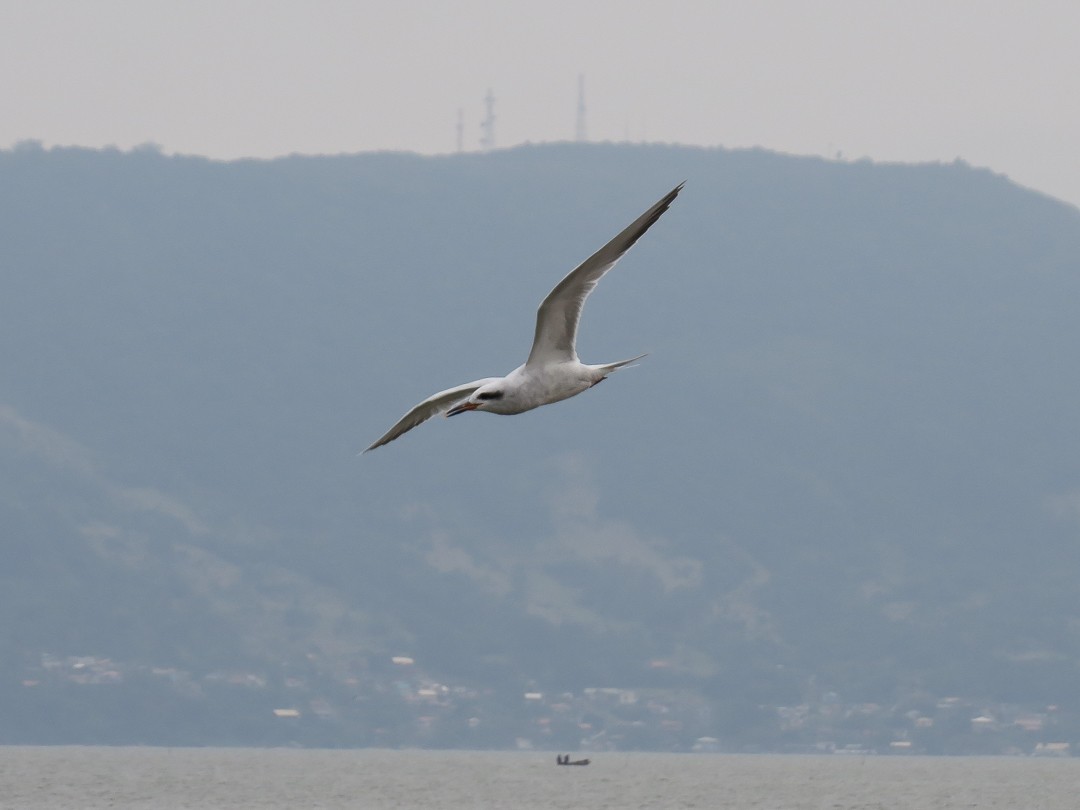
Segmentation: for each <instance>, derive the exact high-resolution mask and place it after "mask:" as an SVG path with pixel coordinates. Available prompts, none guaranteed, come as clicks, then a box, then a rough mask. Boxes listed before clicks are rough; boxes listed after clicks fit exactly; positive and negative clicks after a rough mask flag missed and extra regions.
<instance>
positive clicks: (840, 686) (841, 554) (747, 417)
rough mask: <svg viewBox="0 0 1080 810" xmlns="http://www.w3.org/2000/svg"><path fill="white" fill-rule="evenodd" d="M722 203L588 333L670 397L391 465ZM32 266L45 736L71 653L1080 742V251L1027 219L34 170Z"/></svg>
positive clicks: (19, 599) (465, 164) (603, 407)
mask: <svg viewBox="0 0 1080 810" xmlns="http://www.w3.org/2000/svg"><path fill="white" fill-rule="evenodd" d="M684 179H685V180H686V181H687V184H686V188H685V190H684V192H683V194H682V195H680V197H679V199H678V200H677V202H676V203H675V204H674V205H673V206H672V209H671V210H670V211H669V212H668V213H667V214H666V215H665V217H664V218H663V219H662V220H661V221H660V222H659V223H657V225H656V226H655V227H654V228H653V229H652V230H651V231H650V232H649V234H648V235H647V237H646V238H644V239H643V240H641V241H640V242H639V243H638V244H637V245H636V246H635V247H634V249H633V250H632V251H631V253H630V254H628V255H627V257H626V258H625V259H624V260H623V262H622V263H620V265H619V266H618V267H617V268H616V270H615V271H613V272H612V273H611V274H610V275H609V276H607V277H606V278H605V279H604V280H603V282H602V283H601V285H600V286H599V288H598V289H597V291H596V293H595V294H594V295H593V296H592V297H591V298H590V299H589V302H588V305H587V307H586V311H585V315H584V319H583V324H582V333H581V336H580V339H579V347H578V348H579V352H580V354H581V355H582V359H583V360H585V361H586V362H591V361H600V360H603V359H605V358H610V357H623V356H631V355H632V354H634V353H641V352H649V353H650V354H649V357H648V358H647V359H646V360H645V361H644V362H643V364H642V366H641V368H639V369H635V370H634V371H632V372H628V373H626V374H621V375H619V377H618V378H617V379H615V380H612V381H611V382H609V383H608V385H605V386H601V387H599V388H597V389H595V390H594V391H590V392H588V395H587V396H582V397H578V398H576V399H574V400H571V401H568V402H566V403H561V404H558V405H556V406H553V407H551V408H545V409H541V410H539V411H536V412H532V413H529V414H526V415H522V416H520V417H514V418H512V419H503V418H497V417H493V416H483V415H479V416H477V415H466V416H464V417H462V418H461V419H454V420H452V421H449V422H447V421H444V420H434V421H433V422H432V423H430V424H425V425H424V426H422V427H420V428H418V429H417V430H415V431H413V432H411V433H410V434H408V435H407V436H405V437H403V438H402V439H401V440H400V441H397V442H395V443H394V444H393V445H390V446H388V447H385V448H381V449H379V450H378V451H375V452H373V453H369V454H367V455H365V456H364V457H363V458H358V457H357V455H356V454H357V451H359V450H360V449H361V448H363V447H365V446H367V444H369V443H370V442H371V441H372V440H373V439H374V438H376V437H377V436H378V435H379V434H380V433H381V432H382V431H383V430H385V429H386V428H387V427H388V426H389V425H390V424H392V423H393V421H394V420H395V419H396V418H397V417H398V416H400V414H401V413H402V412H404V411H405V410H406V409H407V408H408V407H409V406H411V405H412V404H413V403H415V402H416V401H418V400H419V399H421V398H423V397H424V396H427V395H428V394H430V393H432V392H434V391H436V390H439V389H441V388H444V387H447V386H449V385H452V384H454V383H456V382H460V381H462V380H467V379H473V378H477V377H480V376H484V375H488V374H503V373H505V372H507V371H509V370H510V369H511V368H513V367H514V366H515V365H517V364H518V363H520V362H521V360H522V359H523V357H524V355H525V353H526V352H527V349H528V344H529V341H530V340H531V335H532V319H533V316H534V313H535V309H536V306H537V304H538V303H539V301H540V300H541V298H542V297H543V296H544V295H545V294H546V292H547V291H548V290H549V289H550V288H551V286H552V285H553V284H554V283H555V282H556V281H557V280H558V279H559V278H561V277H562V275H564V274H565V273H566V272H567V271H568V270H569V269H570V268H572V267H573V266H575V265H576V264H577V262H579V261H580V260H581V259H583V258H584V257H585V256H587V255H589V254H590V253H591V252H592V251H593V250H595V249H596V248H597V247H599V246H600V245H601V244H603V243H604V242H605V241H606V240H607V239H609V238H610V237H611V236H612V235H614V234H615V233H616V232H617V231H618V230H619V229H620V228H621V227H623V226H624V225H625V224H626V222H628V221H629V220H630V219H631V218H632V217H633V216H635V215H636V214H637V213H640V210H643V209H644V207H645V206H647V205H648V204H649V203H650V202H652V201H653V200H655V198H656V197H657V196H658V195H659V194H661V193H663V192H664V191H666V190H667V189H669V188H671V187H672V186H673V185H674V184H675V183H677V182H680V181H682V180H684ZM0 253H2V256H0V278H2V283H3V290H4V294H3V295H2V296H0V341H2V343H3V345H4V346H5V347H6V351H5V352H4V354H3V357H2V360H0V475H2V476H3V482H4V485H3V488H2V490H0V492H2V494H0V525H3V526H4V527H5V535H6V537H5V542H4V548H5V551H4V565H3V566H0V568H2V571H3V572H2V573H0V576H2V577H3V578H4V583H3V588H0V609H2V613H3V615H5V616H8V617H11V618H10V620H9V621H7V622H5V623H4V624H3V632H2V633H0V652H2V656H0V658H2V659H3V660H4V661H5V662H7V663H5V664H4V668H5V670H6V672H7V677H8V683H9V687H8V693H9V697H8V699H9V700H10V701H14V702H12V703H11V705H16V703H17V701H18V700H20V699H21V698H19V695H22V694H24V693H22V692H19V690H18V689H16V688H15V687H12V686H10V684H17V683H21V682H23V681H26V680H31V681H33V680H35V679H36V678H37V676H34V675H32V674H31V675H28V674H27V673H28V672H30V671H31V670H33V668H34V667H39V666H40V661H41V660H43V659H42V656H43V655H49V656H108V657H111V658H114V659H116V660H124V661H136V662H142V663H143V664H146V665H147V666H151V665H152V666H154V667H157V668H159V669H161V670H162V671H164V670H167V669H169V668H179V669H183V670H184V671H185V672H191V673H195V674H197V675H200V676H201V675H207V674H210V673H215V672H233V671H244V672H247V671H258V672H260V673H268V672H275V673H281V672H284V671H286V670H290V668H297V669H298V670H299V669H303V671H304V672H305V673H306V675H305V677H306V678H307V679H308V681H310V680H311V679H312V678H314V677H315V675H314V674H312V673H319V674H320V675H319V677H323V676H325V677H326V678H338V679H341V681H342V682H344V681H347V680H349V679H352V680H356V679H357V678H360V682H365V681H364V678H366V677H369V676H370V677H375V675H377V674H378V672H379V671H381V670H380V669H379V668H380V667H382V666H389V665H387V664H385V662H386V661H389V660H390V658H391V657H392V656H395V655H397V656H410V657H413V658H415V659H416V660H417V661H420V662H422V663H423V665H424V667H425V669H426V671H428V672H429V673H431V674H432V675H433V676H435V677H438V678H441V679H443V680H444V681H446V682H462V683H468V684H470V685H472V686H474V687H477V688H483V687H488V688H491V689H495V690H496V691H503V690H508V691H510V692H514V693H515V694H516V693H517V692H520V691H524V690H527V689H536V690H538V691H543V692H551V691H554V690H566V691H568V692H572V693H575V694H576V693H579V692H580V691H581V690H583V689H584V688H586V687H607V686H620V687H624V686H625V687H642V688H647V687H661V686H662V687H664V688H678V689H682V690H688V691H689V692H692V693H693V694H695V695H698V696H700V698H701V699H702V700H704V701H711V702H712V703H711V705H712V706H713V707H714V709H713V710H714V713H715V716H716V717H718V718H720V717H729V716H733V715H731V712H735V710H736V708H737V707H740V706H747V705H782V704H797V703H800V702H803V701H811V702H812V700H814V699H817V698H815V697H814V696H818V697H820V695H822V694H825V693H829V694H836V695H840V696H842V698H843V699H850V700H859V701H875V702H881V703H884V702H888V701H895V700H899V699H900V698H901V697H910V696H911V695H915V694H920V695H929V696H931V697H934V698H936V697H943V696H947V695H965V696H979V697H984V698H988V699H994V700H1002V701H1013V702H1017V703H1023V702H1044V703H1053V704H1056V705H1061V706H1066V707H1067V706H1069V705H1070V704H1069V701H1074V700H1075V699H1074V698H1073V692H1074V690H1073V687H1072V684H1073V683H1074V681H1075V676H1076V672H1077V667H1078V665H1080V637H1078V631H1077V628H1078V627H1080V621H1078V620H1080V607H1078V605H1077V602H1076V598H1075V583H1076V582H1077V581H1078V579H1080V544H1078V543H1077V540H1078V530H1080V465H1078V463H1077V459H1080V431H1077V430H1076V429H1075V421H1076V414H1077V413H1080V375H1077V374H1076V362H1077V361H1076V346H1077V345H1080V318H1078V317H1077V316H1078V314H1080V212H1078V211H1077V210H1076V209H1075V208H1072V207H1070V206H1067V205H1065V204H1062V203H1060V202H1057V201H1055V200H1053V199H1051V198H1049V197H1046V196H1044V195H1040V194H1038V193H1035V192H1032V191H1030V190H1026V189H1023V188H1019V187H1017V186H1016V185H1014V184H1012V183H1011V182H1010V181H1009V180H1008V179H1007V178H1005V177H1002V176H1000V175H996V174H993V173H992V172H990V171H987V170H981V169H973V168H972V167H970V166H967V165H966V164H963V163H960V162H957V163H954V164H947V165H946V164H933V165H914V166H907V165H893V164H884V165H883V164H874V163H871V162H868V161H862V162H856V163H846V162H831V161H825V160H821V159H817V158H799V157H792V156H784V155H777V154H772V153H768V152H765V151H762V150H741V151H740V150H735V151H732V150H725V149H700V148H687V147H675V146H639V145H619V144H563V145H549V146H527V147H519V148H515V149H510V150H503V151H497V152H492V153H487V154H465V155H455V156H447V157H434V158H430V157H421V156H416V155H410V154H395V153H378V154H362V155H352V156H340V157H292V158H286V159H281V160H274V161H237V162H228V163H222V162H215V161H209V160H204V159H198V158H185V157H167V156H164V155H161V154H159V153H157V152H154V151H152V150H136V151H133V152H119V151H115V150H104V151H93V150H81V149H50V150H44V149H40V148H36V147H34V146H32V145H30V146H22V147H20V148H17V149H14V150H10V151H5V152H0ZM470 375H471V376H470ZM49 660H52V659H49ZM379 662H382V663H379ZM290 671H291V670H290ZM357 672H363V673H367V675H364V676H358V675H357ZM282 677H283V678H284V676H282ZM379 677H381V676H379ZM388 677H389V676H388ZM285 680H287V678H285V679H284V680H282V683H285ZM380 683H381V681H380ZM282 688H283V689H284V688H285V687H284V686H283V687H282ZM357 688H360V687H357ZM12 690H14V691H12ZM0 691H3V690H2V689H0ZM3 705H6V704H4V703H3V699H2V698H0V707H2V706H3ZM1076 709H1077V710H1080V706H1077V707H1076ZM744 720H745V718H744ZM20 722H21V721H20ZM26 722H27V723H31V722H32V721H31V720H30V719H28V720H26ZM33 722H37V721H33ZM462 722H464V721H462ZM724 722H728V721H724ZM738 722H743V721H742V720H740V721H738ZM738 722H736V720H730V723H729V725H731V728H732V729H734V730H732V731H731V733H732V734H736V733H737V730H738V728H741V726H739V725H738ZM745 722H747V723H749V722H751V721H750V720H746V721H745ZM753 722H754V723H756V722H757V720H756V719H754V720H753ZM716 723H717V724H719V725H724V723H723V722H721V721H720V720H717V721H716ZM732 724H733V725H732ZM90 727H92V724H91V726H88V728H90ZM258 728H259V729H261V728H262V727H261V726H259V727H258ZM721 731H723V730H722V729H721ZM125 733H126V732H125ZM262 733H263V732H262V731H259V730H253V731H252V732H251V734H250V735H249V736H248V737H245V736H244V735H243V734H240V733H239V732H238V733H237V737H236V739H237V740H246V741H249V742H250V741H253V740H254V741H257V740H258V739H260V737H259V735H260V734H262ZM747 733H749V732H747ZM117 734H118V735H119V737H118V738H123V737H124V734H123V733H121V732H117ZM721 736H722V734H721ZM19 739H21V738H20V737H19V736H18V735H17V734H16V735H14V736H13V737H11V738H10V740H9V741H19ZM191 739H193V740H196V739H201V738H200V737H199V730H198V727H197V726H193V729H192V731H191ZM220 739H221V734H220V733H218V732H213V733H210V732H207V736H206V737H205V741H207V742H213V741H215V740H218V741H220ZM350 739H351V738H350ZM364 739H367V738H364ZM453 739H455V740H456V739H458V738H456V737H455V738H453ZM454 744H457V743H454Z"/></svg>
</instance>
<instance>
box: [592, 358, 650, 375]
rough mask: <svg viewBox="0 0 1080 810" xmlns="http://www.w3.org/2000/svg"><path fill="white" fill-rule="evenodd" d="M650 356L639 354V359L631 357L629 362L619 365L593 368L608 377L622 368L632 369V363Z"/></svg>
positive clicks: (613, 364)
mask: <svg viewBox="0 0 1080 810" xmlns="http://www.w3.org/2000/svg"><path fill="white" fill-rule="evenodd" d="M648 355H649V353H648V352H646V353H645V354H639V355H638V356H637V357H631V358H630V359H629V360H620V361H618V362H617V363H604V365H602V366H593V368H595V369H596V370H597V371H599V372H602V373H603V375H604V376H605V377H606V376H607V375H608V374H610V373H611V372H613V371H618V370H619V369H620V368H627V367H631V366H630V364H631V363H636V362H637V361H638V360H640V359H641V358H642V357H648Z"/></svg>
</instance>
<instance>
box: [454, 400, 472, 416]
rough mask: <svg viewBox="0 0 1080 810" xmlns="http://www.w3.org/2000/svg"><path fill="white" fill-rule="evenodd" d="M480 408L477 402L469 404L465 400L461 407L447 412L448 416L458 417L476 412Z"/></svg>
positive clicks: (458, 406)
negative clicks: (467, 412) (461, 414)
mask: <svg viewBox="0 0 1080 810" xmlns="http://www.w3.org/2000/svg"><path fill="white" fill-rule="evenodd" d="M479 407H480V406H479V405H477V404H476V403H475V402H469V400H465V401H464V402H462V403H461V404H460V405H455V406H454V407H453V408H451V409H450V410H448V411H447V412H446V415H447V416H457V415H458V414H459V413H465V411H475V410H476V409H477V408H479Z"/></svg>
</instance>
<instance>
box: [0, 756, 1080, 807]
mask: <svg viewBox="0 0 1080 810" xmlns="http://www.w3.org/2000/svg"><path fill="white" fill-rule="evenodd" d="M592 760H593V764H592V765H590V766H589V767H587V768H559V767H556V765H555V756H554V754H552V755H547V754H534V753H527V754H526V753H474V752H427V751H370V750H364V751H300V750H286V749H269V750H265V749H222V748H198V749H165V748H17V747H9V748H3V747H0V807H2V808H4V810H8V808H11V810H46V809H47V810H61V809H62V810H75V809H79V810H82V809H83V808H86V810H92V809H94V808H112V810H127V809H128V808H146V809H147V810H173V809H174V808H177V809H178V808H193V809H194V808H199V810H213V808H222V810H225V809H227V810H234V809H235V808H260V809H261V810H267V809H268V808H282V809H284V808H290V810H291V808H327V809H332V810H337V808H418V810H421V809H422V810H456V808H470V809H471V808H484V810H487V809H488V808H492V809H494V808H499V810H503V808H513V809H514V810H529V809H530V808H574V810H577V809H578V808H620V810H634V808H668V807H672V808H760V809H761V810H780V809H781V808H783V810H793V809H795V808H815V810H817V809H818V808H822V809H825V810H864V809H865V810H871V809H872V810H884V809H885V808H904V810H940V809H941V808H1008V810H1036V808H1053V809H1054V810H1075V808H1078V807H1080V759H1064V760H1034V759H1004V758H1002V759H997V758H985V759H983V758H978V759H976V758H971V759H969V758H940V759H929V758H903V757H887V758H886V757H881V758H875V757H866V758H860V757H795V756H722V755H690V754H611V753H608V754H597V755H594V756H593V757H592Z"/></svg>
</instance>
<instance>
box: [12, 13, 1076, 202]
mask: <svg viewBox="0 0 1080 810" xmlns="http://www.w3.org/2000/svg"><path fill="white" fill-rule="evenodd" d="M1078 32H1080V3H1078V2H1076V0H1057V1H1055V0H1016V1H1015V2H1012V1H1011V0H1010V1H1006V0H997V1H996V2H995V1H994V0H982V1H981V2H977V1H976V0H931V1H930V2H924V0H903V2H892V1H891V0H881V1H879V2H875V0H807V1H806V2H795V1H794V0H792V1H791V2H780V1H779V0H752V1H751V0H745V1H744V0H738V1H737V2H736V1H732V2H723V1H722V0H715V1H714V2H705V1H704V0H702V1H701V2H680V0H666V2H664V3H633V2H628V1H627V0H575V1H574V2H562V0H542V1H541V0H533V1H532V2H528V3H525V2H513V1H512V0H502V2H495V1H494V0H492V1H488V0H461V1H460V2H443V3H437V2H407V1H406V0H397V2H373V1H367V0H355V1H354V2H332V1H331V0H325V1H322V2H320V1H319V0H306V2H299V0H297V1H296V2H271V1H270V0H172V1H171V2H155V0H96V1H95V2H82V0H71V1H69V2H63V1H62V0H34V2H30V1H29V0H26V1H25V2H24V1H23V0H0V147H4V148H6V147H9V146H11V145H12V144H14V143H16V142H17V141H20V140H24V139H34V140H40V141H43V142H44V143H45V144H46V145H53V144H80V145H86V146H105V145H115V146H119V147H121V148H129V147H131V146H134V145H138V144H141V143H146V142H154V143H157V144H159V145H161V146H162V147H163V148H164V149H165V150H166V151H167V152H179V153H187V154H201V155H209V156H212V157H218V158H234V157H240V156H257V157H270V156H275V155H281V154H288V153H291V152H301V153H337V152H356V151H367V150H373V149H406V150H415V151H419V152H425V153H436V152H451V151H454V149H456V146H457V132H456V130H457V115H458V112H457V111H458V109H461V110H462V111H463V113H464V123H465V126H464V135H465V138H464V140H465V147H466V149H475V148H477V147H478V145H479V138H480V120H481V118H482V117H483V114H484V104H483V98H484V95H485V94H486V92H487V90H488V88H489V87H490V88H491V89H492V90H493V92H494V94H495V97H496V99H497V101H496V116H497V123H496V143H497V145H498V146H500V147H503V146H512V145H515V144H519V143H522V142H524V141H533V142H539V141H554V140H565V139H570V138H572V137H573V136H574V129H575V110H576V106H577V77H578V75H579V74H583V75H584V76H585V83H586V103H587V107H588V113H587V125H588V135H589V138H590V139H591V140H624V139H629V140H633V141H641V140H647V141H667V142H678V143H686V144H701V145H724V146H733V147H738V146H763V147H765V148H768V149H775V150H779V151H784V152H792V153H798V154H819V155H830V156H831V155H835V154H836V153H837V152H842V153H843V156H844V157H845V158H848V159H854V158H860V157H864V156H866V157H870V158H872V159H874V160H884V161H925V160H945V161H951V160H953V159H954V158H957V157H960V158H962V159H964V160H966V161H968V162H969V163H972V164H974V165H977V166H987V167H990V168H991V169H993V170H995V171H998V172H1001V173H1004V174H1007V175H1009V176H1010V177H1012V178H1013V179H1014V180H1016V181H1017V182H1020V183H1022V184H1024V185H1028V186H1031V187H1034V188H1037V189H1040V190H1042V191H1045V192H1047V193H1050V194H1052V195H1054V196H1057V197H1060V198H1062V199H1065V200H1068V201H1070V202H1072V203H1074V204H1080V160H1077V155H1076V152H1077V148H1078V144H1080V46H1078V45H1077V42H1078Z"/></svg>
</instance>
